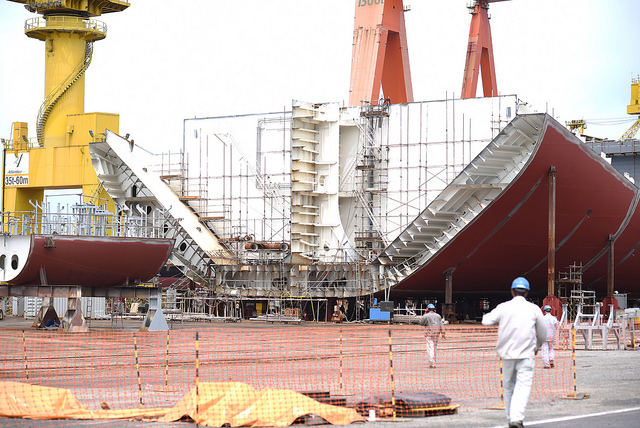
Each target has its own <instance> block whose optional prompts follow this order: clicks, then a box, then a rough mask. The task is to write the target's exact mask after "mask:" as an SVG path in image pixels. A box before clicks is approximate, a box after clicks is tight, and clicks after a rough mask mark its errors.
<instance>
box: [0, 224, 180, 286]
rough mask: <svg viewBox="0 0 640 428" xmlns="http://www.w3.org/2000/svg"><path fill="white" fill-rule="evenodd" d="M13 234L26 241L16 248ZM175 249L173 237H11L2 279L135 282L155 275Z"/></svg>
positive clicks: (15, 282) (83, 283)
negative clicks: (12, 241) (12, 242)
mask: <svg viewBox="0 0 640 428" xmlns="http://www.w3.org/2000/svg"><path fill="white" fill-rule="evenodd" d="M13 238H15V239H17V240H19V241H21V243H20V244H19V245H17V246H14V247H13V249H12V245H11V240H12V239H13ZM172 248H173V240H171V239H158V238H120V237H95V236H65V235H53V236H51V235H46V236H45V235H30V236H15V237H11V236H10V237H7V238H6V239H5V244H4V251H3V252H4V254H3V257H4V259H3V260H2V263H3V266H2V268H3V274H4V278H2V279H3V281H5V282H6V283H8V284H11V285H34V286H37V285H81V286H88V287H117V286H127V285H135V284H138V283H142V282H145V281H148V280H150V279H151V278H153V276H154V275H156V274H157V273H158V271H159V270H160V269H161V268H162V266H163V265H164V263H165V262H166V260H167V258H168V257H169V255H170V253H171V249H172Z"/></svg>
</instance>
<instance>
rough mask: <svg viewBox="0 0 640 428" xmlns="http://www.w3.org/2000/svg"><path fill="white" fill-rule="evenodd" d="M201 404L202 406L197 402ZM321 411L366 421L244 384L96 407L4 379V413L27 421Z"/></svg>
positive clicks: (238, 420) (290, 418) (273, 417)
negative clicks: (148, 402) (168, 400)
mask: <svg viewBox="0 0 640 428" xmlns="http://www.w3.org/2000/svg"><path fill="white" fill-rule="evenodd" d="M196 404H197V406H196ZM311 414H313V415H317V416H320V417H321V418H323V419H325V420H326V421H327V422H329V423H331V424H334V425H346V424H350V423H353V422H356V421H362V420H363V419H362V417H361V416H360V415H359V414H358V413H357V412H356V411H355V410H354V409H347V408H344V407H338V406H331V405H328V404H322V403H319V402H317V401H316V400H313V399H311V398H309V397H306V396H304V395H302V394H298V393H297V392H294V391H290V390H281V389H266V390H263V391H257V390H256V389H254V388H253V387H251V386H249V385H246V384H243V383H239V382H225V383H203V384H201V385H199V386H198V390H197V401H196V389H195V388H193V389H192V390H191V391H190V392H189V393H187V394H186V395H185V396H184V397H183V398H182V399H181V400H180V401H179V402H178V403H177V404H176V405H175V406H174V407H172V408H168V409H159V408H139V409H123V410H90V409H88V408H86V407H85V406H83V405H82V404H80V403H79V402H78V400H77V399H76V398H75V397H74V396H73V394H72V393H71V391H69V390H68V389H61V388H50V387H44V386H37V385H29V384H26V383H19V382H0V416H2V417H13V418H27V419H64V418H70V419H130V418H136V419H146V420H161V421H168V422H170V421H177V420H179V419H181V418H182V417H184V416H188V417H190V418H191V419H193V420H194V421H196V422H197V423H198V424H200V425H206V426H216V427H219V426H222V425H224V424H226V423H228V424H230V425H231V426H232V427H239V426H277V427H284V426H289V425H291V424H292V423H293V422H294V421H295V420H296V419H297V418H299V417H301V416H305V415H311Z"/></svg>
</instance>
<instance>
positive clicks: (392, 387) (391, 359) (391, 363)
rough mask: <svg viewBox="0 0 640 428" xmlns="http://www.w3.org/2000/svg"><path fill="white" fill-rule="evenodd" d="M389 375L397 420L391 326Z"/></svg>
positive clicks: (394, 414)
mask: <svg viewBox="0 0 640 428" xmlns="http://www.w3.org/2000/svg"><path fill="white" fill-rule="evenodd" d="M389 377H390V378H391V408H392V409H393V420H394V421H395V420H396V388H395V384H394V382H393V346H392V342H391V327H389Z"/></svg>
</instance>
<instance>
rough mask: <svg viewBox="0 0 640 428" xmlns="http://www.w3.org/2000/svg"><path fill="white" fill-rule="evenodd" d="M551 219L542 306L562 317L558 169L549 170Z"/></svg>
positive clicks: (549, 221) (553, 167)
mask: <svg viewBox="0 0 640 428" xmlns="http://www.w3.org/2000/svg"><path fill="white" fill-rule="evenodd" d="M548 176H549V219H548V234H547V243H548V247H547V297H545V298H544V300H543V302H542V305H543V306H546V305H549V306H551V313H552V314H553V315H554V316H555V317H560V316H561V315H562V303H563V302H562V301H561V300H560V299H559V298H558V297H557V296H556V291H555V276H556V167H555V166H552V167H551V168H550V169H549V173H548Z"/></svg>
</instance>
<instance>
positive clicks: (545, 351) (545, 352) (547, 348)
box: [540, 341, 556, 367]
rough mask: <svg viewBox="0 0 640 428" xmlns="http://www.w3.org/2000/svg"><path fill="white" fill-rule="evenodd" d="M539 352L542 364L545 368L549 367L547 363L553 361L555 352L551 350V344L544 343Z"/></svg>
mask: <svg viewBox="0 0 640 428" xmlns="http://www.w3.org/2000/svg"><path fill="white" fill-rule="evenodd" d="M540 350H541V351H542V362H543V363H544V365H545V367H547V366H549V363H550V362H551V361H555V359H556V352H555V350H554V349H553V342H551V341H549V342H544V343H543V344H542V348H541V349H540Z"/></svg>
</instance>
